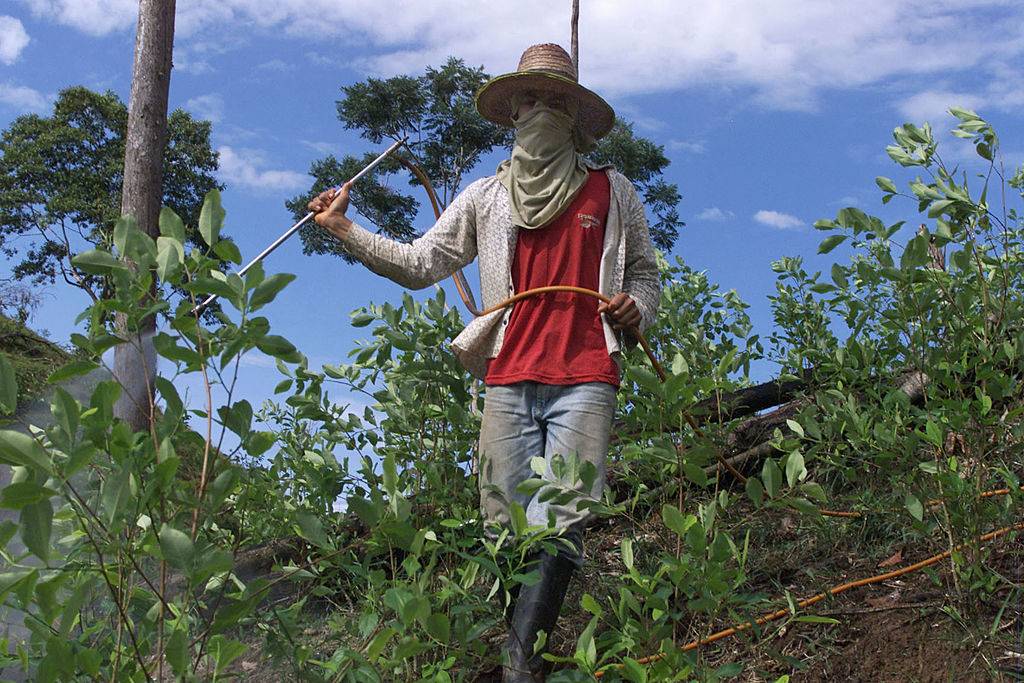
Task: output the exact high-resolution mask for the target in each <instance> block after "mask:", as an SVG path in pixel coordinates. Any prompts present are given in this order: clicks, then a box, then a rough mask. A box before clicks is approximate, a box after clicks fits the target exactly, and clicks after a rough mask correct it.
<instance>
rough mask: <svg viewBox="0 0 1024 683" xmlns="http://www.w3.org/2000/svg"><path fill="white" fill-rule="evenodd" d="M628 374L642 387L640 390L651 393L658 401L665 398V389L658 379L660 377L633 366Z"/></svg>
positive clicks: (645, 369)
mask: <svg viewBox="0 0 1024 683" xmlns="http://www.w3.org/2000/svg"><path fill="white" fill-rule="evenodd" d="M627 373H628V374H629V375H630V376H631V377H632V378H633V379H634V380H636V383H637V384H639V385H640V388H641V389H643V390H644V391H646V392H647V393H649V394H650V395H651V396H653V397H654V398H657V399H661V398H664V396H665V387H664V385H663V384H662V383H661V380H660V379H658V376H657V375H655V374H654V373H653V372H651V371H650V370H648V369H647V368H643V367H638V366H632V367H630V368H629V369H628V370H627Z"/></svg>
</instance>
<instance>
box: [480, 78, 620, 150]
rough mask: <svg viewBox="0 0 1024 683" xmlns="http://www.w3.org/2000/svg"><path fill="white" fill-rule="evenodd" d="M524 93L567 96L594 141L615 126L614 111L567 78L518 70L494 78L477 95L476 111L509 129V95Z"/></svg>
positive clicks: (510, 122)
mask: <svg viewBox="0 0 1024 683" xmlns="http://www.w3.org/2000/svg"><path fill="white" fill-rule="evenodd" d="M526 90H536V91H540V92H554V93H559V94H564V95H568V96H570V97H573V98H575V99H576V100H577V101H578V102H579V119H580V125H581V126H582V127H583V130H584V132H586V133H587V134H589V135H591V136H593V138H594V139H595V140H597V139H599V138H602V137H604V136H605V135H607V134H608V132H609V131H610V130H611V129H612V126H614V125H615V111H614V110H613V109H612V107H611V105H610V104H608V103H607V102H605V101H604V100H603V99H602V98H601V96H600V95H598V94H597V93H595V92H594V91H592V90H589V89H587V88H584V87H583V86H582V85H580V84H579V83H577V82H576V81H574V80H572V79H571V78H566V77H565V76H559V75H558V74H553V73H549V72H545V71H534V72H530V71H517V72H513V73H509V74H503V75H501V76H496V77H494V78H492V79H491V80H489V81H487V82H486V83H484V85H483V87H481V88H480V90H478V91H477V93H476V108H477V111H479V112H480V115H481V116H483V117H484V118H485V119H487V120H488V121H492V122H494V123H497V124H499V125H502V126H508V127H512V126H513V125H514V123H513V122H512V95H514V94H515V93H518V92H523V91H526Z"/></svg>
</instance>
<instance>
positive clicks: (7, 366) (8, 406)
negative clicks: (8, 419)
mask: <svg viewBox="0 0 1024 683" xmlns="http://www.w3.org/2000/svg"><path fill="white" fill-rule="evenodd" d="M17 407H18V382H17V379H15V376H14V368H13V367H11V363H10V361H9V360H7V354H6V353H0V412H2V413H6V414H11V413H13V412H14V411H15V410H16V409H17Z"/></svg>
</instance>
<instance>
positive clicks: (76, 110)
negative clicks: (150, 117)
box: [0, 87, 223, 298]
mask: <svg viewBox="0 0 1024 683" xmlns="http://www.w3.org/2000/svg"><path fill="white" fill-rule="evenodd" d="M127 122H128V108H127V107H126V106H125V104H124V103H123V102H122V101H121V100H120V99H119V98H118V97H117V95H116V94H114V93H113V92H109V91H108V92H106V93H102V94H101V93H97V92H93V91H91V90H89V89H87V88H84V87H72V88H68V89H66V90H63V91H61V93H60V94H59V95H58V97H57V101H56V103H55V104H54V108H53V114H52V115H51V116H39V115H35V114H28V115H25V116H20V117H18V118H17V119H15V120H14V122H12V123H11V125H10V126H9V127H8V128H7V129H6V130H5V131H3V133H2V135H0V250H2V251H3V252H4V254H5V255H6V256H7V257H8V258H10V259H18V260H16V261H15V265H14V277H15V278H17V279H20V280H28V281H30V282H33V283H39V284H42V283H53V282H54V281H55V280H57V279H58V278H60V279H62V280H64V281H66V282H67V283H69V284H71V285H74V286H76V287H79V288H81V289H83V290H85V291H86V292H88V293H90V294H91V295H92V296H93V297H95V298H102V297H103V296H104V294H105V293H106V292H107V289H108V282H107V279H106V278H103V277H98V276H96V275H94V274H89V273H86V272H84V271H82V270H81V269H79V268H76V267H75V266H73V265H72V263H71V259H72V257H73V256H74V255H75V254H77V253H79V252H82V251H86V250H88V249H92V248H94V247H97V246H109V245H110V244H111V243H112V239H113V228H114V224H115V222H116V221H117V219H118V218H119V217H120V215H121V183H122V179H123V173H124V154H125V132H126V129H127ZM167 131H168V139H167V145H166V149H165V152H164V179H163V184H164V196H163V203H164V204H165V205H166V206H169V207H171V208H172V209H174V211H175V212H177V213H178V214H179V215H180V216H181V217H182V219H183V220H184V223H185V225H186V226H196V225H198V224H199V209H200V207H201V205H202V201H203V197H204V196H205V195H206V193H207V192H208V191H209V190H211V189H213V188H218V189H223V186H222V185H220V184H218V183H217V181H216V179H215V178H214V176H213V173H214V172H215V171H216V170H217V153H216V152H215V151H214V150H213V149H212V147H211V146H210V122H208V121H199V120H196V119H194V118H192V116H191V115H190V114H188V113H187V112H185V111H182V110H180V109H179V110H175V111H174V112H172V113H171V114H170V116H169V117H168V121H167ZM188 230H189V231H188V233H187V235H186V239H187V241H188V242H189V243H192V244H199V243H200V241H201V240H200V237H199V234H198V231H197V230H196V229H195V228H193V227H190V228H189V229H188Z"/></svg>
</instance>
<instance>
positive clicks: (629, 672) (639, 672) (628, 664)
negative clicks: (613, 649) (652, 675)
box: [621, 657, 648, 683]
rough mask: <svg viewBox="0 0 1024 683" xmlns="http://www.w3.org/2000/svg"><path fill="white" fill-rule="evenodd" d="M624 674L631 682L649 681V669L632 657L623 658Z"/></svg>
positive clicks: (642, 682)
mask: <svg viewBox="0 0 1024 683" xmlns="http://www.w3.org/2000/svg"><path fill="white" fill-rule="evenodd" d="M621 673H622V675H623V677H624V678H625V679H626V680H627V681H630V683H647V680H648V679H647V669H646V668H644V666H643V665H641V664H640V662H638V661H636V660H635V659H633V658H632V657H625V658H624V659H623V660H622V672H621Z"/></svg>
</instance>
